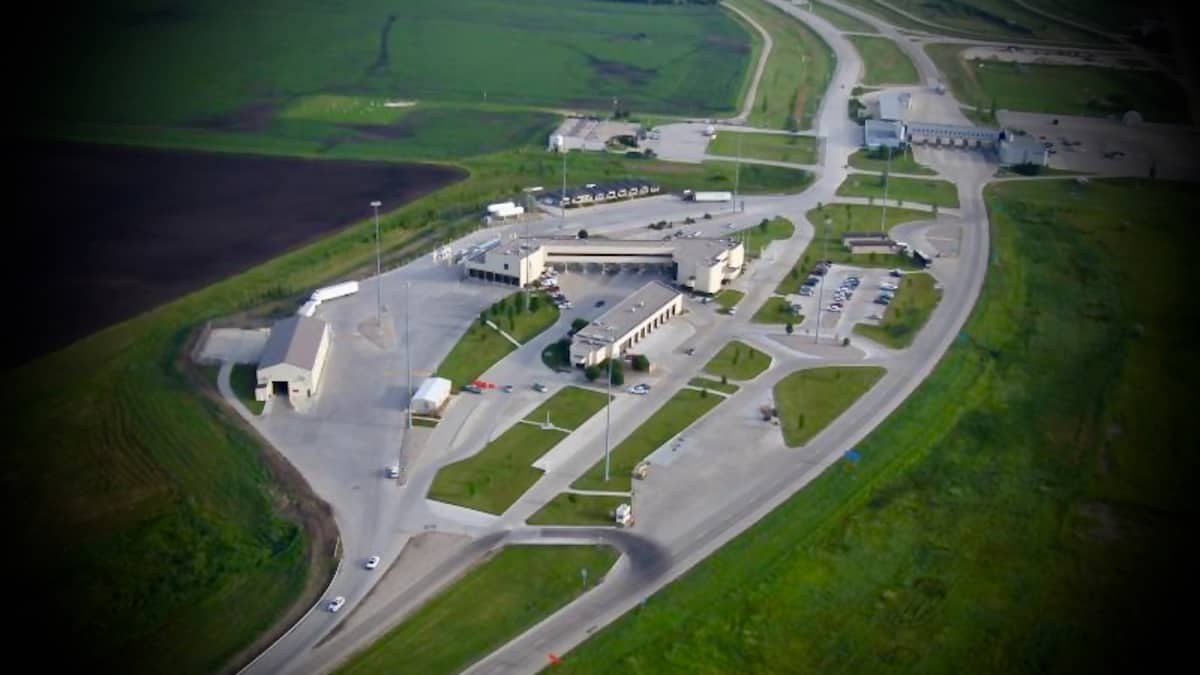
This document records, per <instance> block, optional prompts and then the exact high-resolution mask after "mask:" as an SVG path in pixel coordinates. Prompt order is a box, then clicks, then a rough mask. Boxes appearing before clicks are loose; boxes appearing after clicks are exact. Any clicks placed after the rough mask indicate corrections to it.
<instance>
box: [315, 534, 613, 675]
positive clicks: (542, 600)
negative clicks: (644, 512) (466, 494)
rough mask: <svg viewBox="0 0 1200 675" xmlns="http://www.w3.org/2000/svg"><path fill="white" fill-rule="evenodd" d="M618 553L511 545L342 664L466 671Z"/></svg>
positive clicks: (346, 671) (352, 670) (591, 581)
mask: <svg viewBox="0 0 1200 675" xmlns="http://www.w3.org/2000/svg"><path fill="white" fill-rule="evenodd" d="M617 557H618V554H617V552H616V551H615V550H613V549H611V548H608V547H602V546H507V547H505V548H504V549H503V550H501V551H500V552H499V553H497V554H495V555H494V556H493V557H492V558H491V559H489V560H488V561H486V562H484V563H483V564H482V565H480V566H478V567H476V568H475V569H473V570H471V571H470V572H469V573H468V574H467V575H466V576H465V577H463V578H462V579H461V580H459V581H458V582H456V583H455V584H453V585H452V586H450V587H449V588H448V589H446V590H445V591H443V592H441V593H440V594H439V595H437V596H436V597H435V598H434V599H433V600H431V601H430V602H429V603H428V604H426V605H425V606H424V607H422V608H421V609H419V610H417V612H416V613H415V614H413V615H412V616H411V617H409V618H408V619H405V620H404V622H403V623H401V624H400V625H399V626H397V627H396V628H394V629H392V630H391V631H389V632H388V633H387V635H385V636H383V638H381V639H380V640H378V641H377V642H375V643H374V644H372V645H371V646H370V647H368V648H367V649H366V650H364V651H362V652H360V653H359V654H358V655H356V656H355V657H354V658H353V659H352V660H351V661H350V662H349V663H347V664H346V665H344V666H342V667H341V668H339V669H338V670H337V671H336V672H337V673H339V675H358V674H367V673H395V672H400V671H403V672H407V673H422V674H428V675H437V674H441V673H444V674H446V675H449V674H451V673H457V672H460V671H461V670H463V669H464V668H466V667H467V666H469V665H470V664H471V663H473V662H474V661H476V660H478V659H480V658H482V657H483V656H485V655H486V654H488V653H489V652H491V651H493V650H494V649H496V648H497V647H499V646H500V645H502V644H504V643H505V642H506V641H508V640H510V639H512V638H515V637H516V636H518V635H520V634H521V633H522V632H524V631H525V630H526V629H528V628H530V627H531V626H533V625H534V624H536V623H537V622H538V621H540V620H542V619H544V618H545V617H547V616H549V615H551V614H553V613H554V612H555V611H556V610H558V608H560V607H563V606H564V605H566V604H567V603H569V602H571V601H572V600H574V599H575V598H576V597H578V596H580V595H582V594H583V593H584V592H585V591H587V590H588V589H590V588H592V587H594V586H595V585H596V584H599V583H600V582H601V581H603V580H604V575H605V574H607V573H608V570H609V569H610V568H612V565H613V563H615V562H616V561H617ZM585 569H586V570H587V572H588V573H587V581H586V583H585V582H584V579H583V576H582V572H581V570H585ZM485 599H486V601H484V600H485Z"/></svg>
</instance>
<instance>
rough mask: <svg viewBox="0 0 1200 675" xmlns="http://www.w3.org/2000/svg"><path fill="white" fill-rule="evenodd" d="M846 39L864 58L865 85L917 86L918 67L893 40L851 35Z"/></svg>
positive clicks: (863, 80)
mask: <svg viewBox="0 0 1200 675" xmlns="http://www.w3.org/2000/svg"><path fill="white" fill-rule="evenodd" d="M846 39H847V40H849V41H850V42H851V44H853V45H854V48H855V49H857V50H858V54H859V56H861V57H862V60H863V70H864V71H865V72H863V76H862V83H863V84H865V85H867V86H874V85H882V84H917V81H918V79H919V78H918V76H917V67H916V66H914V65H913V62H912V59H910V58H908V55H906V54H905V53H904V52H902V51H900V48H899V47H897V46H896V43H895V42H892V41H891V39H889V38H883V37H865V36H862V35H850V36H847V37H846Z"/></svg>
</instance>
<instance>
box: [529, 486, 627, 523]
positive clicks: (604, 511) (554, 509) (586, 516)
mask: <svg viewBox="0 0 1200 675" xmlns="http://www.w3.org/2000/svg"><path fill="white" fill-rule="evenodd" d="M629 499H630V498H629V497H626V496H618V495H580V494H575V493H574V492H563V493H561V494H559V495H557V496H555V497H554V499H551V500H550V501H549V502H547V503H546V505H545V506H543V507H542V508H541V509H539V510H538V512H537V513H535V514H533V515H532V516H530V517H529V519H528V520H526V521H525V522H527V523H529V524H530V525H612V524H613V523H614V522H615V521H614V520H613V517H614V511H615V510H616V508H617V505H618V504H627V503H629Z"/></svg>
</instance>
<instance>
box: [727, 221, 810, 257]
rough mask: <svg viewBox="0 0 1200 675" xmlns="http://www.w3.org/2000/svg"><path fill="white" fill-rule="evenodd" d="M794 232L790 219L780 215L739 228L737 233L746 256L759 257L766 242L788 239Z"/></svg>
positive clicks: (794, 227)
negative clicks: (748, 226) (744, 248)
mask: <svg viewBox="0 0 1200 675" xmlns="http://www.w3.org/2000/svg"><path fill="white" fill-rule="evenodd" d="M795 233H796V226H795V225H792V221H790V220H788V219H787V218H784V217H782V216H776V217H775V218H771V219H770V220H767V219H766V218H763V219H762V221H760V222H759V224H758V225H755V226H754V227H751V228H747V229H744V230H741V231H740V232H739V233H738V234H739V236H741V238H742V243H743V244H744V245H745V247H746V256H747V257H750V258H759V257H762V252H763V249H765V248H766V247H767V245H768V244H770V243H771V242H773V241H782V240H784V239H790V238H791V237H792V235H793V234H795Z"/></svg>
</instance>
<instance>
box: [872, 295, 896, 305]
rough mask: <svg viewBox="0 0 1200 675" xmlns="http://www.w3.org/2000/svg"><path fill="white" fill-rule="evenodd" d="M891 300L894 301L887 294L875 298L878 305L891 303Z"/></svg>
mask: <svg viewBox="0 0 1200 675" xmlns="http://www.w3.org/2000/svg"><path fill="white" fill-rule="evenodd" d="M891 302H892V301H891V299H890V298H888V297H887V296H886V295H881V296H879V297H878V298H875V304H877V305H889V304H891Z"/></svg>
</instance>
